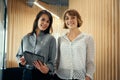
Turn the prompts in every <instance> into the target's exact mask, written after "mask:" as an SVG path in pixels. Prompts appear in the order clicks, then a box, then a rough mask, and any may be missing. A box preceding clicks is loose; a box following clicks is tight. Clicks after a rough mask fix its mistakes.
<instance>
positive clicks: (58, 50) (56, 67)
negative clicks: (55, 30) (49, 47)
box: [55, 37, 60, 70]
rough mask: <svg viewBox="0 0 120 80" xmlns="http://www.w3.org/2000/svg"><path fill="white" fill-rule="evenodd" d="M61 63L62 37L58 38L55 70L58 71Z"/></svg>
mask: <svg viewBox="0 0 120 80" xmlns="http://www.w3.org/2000/svg"><path fill="white" fill-rule="evenodd" d="M59 62H60V37H59V38H58V41H57V53H56V57H55V70H57V69H58V66H59Z"/></svg>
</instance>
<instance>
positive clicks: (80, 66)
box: [56, 33, 95, 80]
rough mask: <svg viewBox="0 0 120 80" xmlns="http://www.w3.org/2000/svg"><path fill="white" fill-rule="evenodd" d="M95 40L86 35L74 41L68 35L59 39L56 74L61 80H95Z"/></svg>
mask: <svg viewBox="0 0 120 80" xmlns="http://www.w3.org/2000/svg"><path fill="white" fill-rule="evenodd" d="M94 50H95V49H94V40H93V38H92V37H91V36H89V35H86V34H84V33H81V34H79V35H78V36H77V37H76V38H75V39H74V40H73V41H70V40H69V39H68V37H67V36H66V35H64V36H61V37H60V38H59V39H58V54H57V69H56V74H57V75H58V77H60V78H61V79H79V80H85V76H89V77H90V78H91V79H93V73H94V70H95V67H94Z"/></svg>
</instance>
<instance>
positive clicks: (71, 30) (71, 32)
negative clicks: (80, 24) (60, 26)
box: [68, 28, 81, 35]
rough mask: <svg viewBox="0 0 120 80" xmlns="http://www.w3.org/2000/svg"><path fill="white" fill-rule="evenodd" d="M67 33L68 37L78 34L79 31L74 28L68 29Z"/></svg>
mask: <svg viewBox="0 0 120 80" xmlns="http://www.w3.org/2000/svg"><path fill="white" fill-rule="evenodd" d="M68 33H69V35H76V34H80V33H81V31H80V30H79V29H78V28H74V29H70V30H69V32H68Z"/></svg>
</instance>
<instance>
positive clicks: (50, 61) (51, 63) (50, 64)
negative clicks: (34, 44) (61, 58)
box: [46, 38, 56, 72]
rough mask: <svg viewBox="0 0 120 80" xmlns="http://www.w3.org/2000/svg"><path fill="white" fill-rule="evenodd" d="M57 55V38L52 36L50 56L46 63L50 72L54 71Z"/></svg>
mask: <svg viewBox="0 0 120 80" xmlns="http://www.w3.org/2000/svg"><path fill="white" fill-rule="evenodd" d="M55 56H56V40H55V38H52V39H51V41H50V51H49V56H48V62H47V64H46V65H47V66H48V68H49V71H50V72H54V63H55Z"/></svg>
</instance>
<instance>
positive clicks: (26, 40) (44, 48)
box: [16, 32, 56, 72]
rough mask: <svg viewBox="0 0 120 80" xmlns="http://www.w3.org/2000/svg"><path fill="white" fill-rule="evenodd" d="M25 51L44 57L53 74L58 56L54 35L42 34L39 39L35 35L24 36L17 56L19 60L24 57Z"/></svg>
mask: <svg viewBox="0 0 120 80" xmlns="http://www.w3.org/2000/svg"><path fill="white" fill-rule="evenodd" d="M24 51H29V52H31V53H34V54H38V55H41V56H43V57H44V63H45V64H47V66H48V67H49V69H50V71H52V72H53V70H54V61H55V56H56V40H55V38H54V37H53V36H52V35H50V34H45V33H43V32H40V34H39V36H38V37H36V34H35V33H33V34H28V35H26V36H24V37H23V39H22V41H21V45H20V48H19V51H18V53H17V55H16V57H17V58H18V60H19V58H20V57H22V56H23V52H24ZM27 66H29V65H27Z"/></svg>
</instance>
